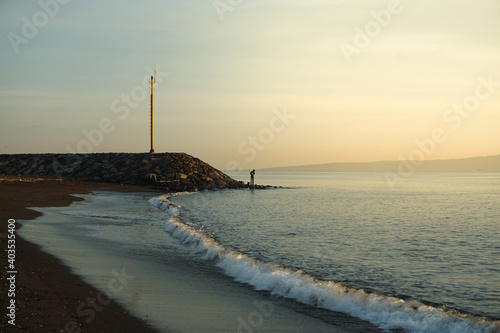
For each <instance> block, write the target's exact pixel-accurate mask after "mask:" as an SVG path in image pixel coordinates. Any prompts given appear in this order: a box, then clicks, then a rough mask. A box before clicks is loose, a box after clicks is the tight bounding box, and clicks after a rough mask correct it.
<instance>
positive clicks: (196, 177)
mask: <svg viewBox="0 0 500 333" xmlns="http://www.w3.org/2000/svg"><path fill="white" fill-rule="evenodd" d="M0 174H4V175H16V176H29V177H46V178H60V179H79V180H86V181H95V182H111V183H118V184H131V185H152V186H154V187H156V188H159V189H162V190H165V191H168V192H179V191H200V190H215V189H231V188H244V187H247V185H245V184H244V183H243V182H238V181H236V180H234V179H232V178H231V177H229V176H228V175H226V174H224V173H222V172H221V171H219V170H217V169H215V168H213V167H212V166H210V165H208V164H207V163H205V162H203V161H201V160H199V159H197V158H195V157H192V156H190V155H188V154H185V153H157V154H147V153H100V154H12V155H11V154H9V155H6V154H3V155H2V154H0ZM259 188H263V187H259Z"/></svg>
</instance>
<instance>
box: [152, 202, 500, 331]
mask: <svg viewBox="0 0 500 333" xmlns="http://www.w3.org/2000/svg"><path fill="white" fill-rule="evenodd" d="M184 194H185V193H184ZM177 195H178V194H177ZM171 196H172V195H170V197H171ZM168 198H169V195H163V196H159V197H155V198H152V199H150V200H149V202H150V204H151V205H152V206H154V207H157V208H159V209H161V210H163V211H165V212H167V213H168V214H169V215H170V218H169V220H168V222H167V223H166V224H165V231H167V232H168V233H170V234H171V235H172V236H173V237H175V238H177V239H179V240H180V241H181V242H182V244H185V245H188V246H192V247H193V248H194V251H195V252H196V253H198V254H200V255H201V256H202V258H203V259H205V260H213V261H214V263H215V265H216V266H217V267H219V268H221V269H222V270H223V271H224V272H225V274H227V275H229V276H231V277H233V278H234V279H235V280H237V281H239V282H242V283H247V284H249V285H251V286H253V287H254V288H255V289H256V290H265V291H269V292H271V293H272V294H277V295H281V296H284V297H287V298H291V299H294V300H296V301H299V302H302V303H304V304H308V305H311V306H316V307H320V308H324V309H328V310H332V311H337V312H342V313H346V314H349V315H352V316H355V317H358V318H361V319H363V320H366V321H369V322H371V323H373V324H375V325H377V326H378V327H380V328H382V329H404V330H405V331H407V332H436V333H437V332H439V333H441V332H454V333H486V332H500V325H499V324H498V323H497V322H491V321H488V320H486V319H482V318H476V317H472V316H468V315H463V314H457V313H456V312H451V311H446V310H444V309H438V308H434V307H431V306H428V305H424V304H422V303H420V302H417V301H405V300H402V299H398V298H394V297H387V296H383V295H379V294H375V293H369V292H366V291H364V290H358V289H353V288H349V287H346V286H344V285H342V284H340V283H336V282H332V281H322V280H318V279H316V278H314V277H313V276H311V275H309V274H307V273H305V272H302V271H295V270H292V269H290V268H286V267H283V266H280V265H277V264H273V263H266V262H263V261H261V260H258V259H255V258H252V257H250V256H248V255H245V254H243V253H240V252H237V251H234V250H231V249H228V248H225V247H224V246H222V245H221V244H219V243H218V242H216V241H215V240H214V239H212V238H210V237H209V236H207V235H205V234H203V233H202V232H200V231H198V230H196V229H194V228H193V227H191V226H189V225H187V224H185V223H183V222H182V221H181V219H180V218H179V209H180V206H179V205H177V204H175V203H173V202H171V201H170V200H169V199H168Z"/></svg>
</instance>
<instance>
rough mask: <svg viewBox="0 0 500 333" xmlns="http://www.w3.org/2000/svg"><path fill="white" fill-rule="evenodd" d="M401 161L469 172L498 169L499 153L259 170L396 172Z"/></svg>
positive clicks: (425, 167) (429, 168) (426, 169)
mask: <svg viewBox="0 0 500 333" xmlns="http://www.w3.org/2000/svg"><path fill="white" fill-rule="evenodd" d="M403 163H412V165H414V166H415V171H417V172H432V171H442V172H446V171H448V172H471V171H500V155H494V156H486V157H471V158H462V159H449V160H428V161H379V162H358V163H356V162H352V163H350V162H343V163H327V164H313V165H299V166H289V167H276V168H266V169H261V170H259V171H270V172H284V171H292V172H343V171H344V172H345V171H360V172H384V171H389V172H398V170H399V168H401V167H402V164H403Z"/></svg>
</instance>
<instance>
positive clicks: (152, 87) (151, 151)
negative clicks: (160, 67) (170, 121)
mask: <svg viewBox="0 0 500 333" xmlns="http://www.w3.org/2000/svg"><path fill="white" fill-rule="evenodd" d="M149 83H151V88H150V89H151V130H150V132H151V150H150V151H149V153H150V154H153V153H154V152H155V149H154V122H153V110H154V93H153V91H154V90H155V87H154V84H155V83H156V71H155V75H154V77H153V76H151V81H149Z"/></svg>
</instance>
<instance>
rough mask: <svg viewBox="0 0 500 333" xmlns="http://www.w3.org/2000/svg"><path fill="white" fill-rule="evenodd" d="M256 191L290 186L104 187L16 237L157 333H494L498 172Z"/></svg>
mask: <svg viewBox="0 0 500 333" xmlns="http://www.w3.org/2000/svg"><path fill="white" fill-rule="evenodd" d="M231 176H233V177H234V178H237V179H240V180H244V181H248V178H249V175H248V174H247V173H246V172H245V173H242V174H238V173H233V174H231ZM256 183H257V184H272V185H278V186H283V188H278V189H270V190H254V191H252V190H230V191H215V192H199V193H181V194H175V195H169V194H165V195H160V196H157V194H151V193H149V194H147V193H119V192H97V193H94V194H90V195H83V196H82V197H83V198H85V201H80V202H75V203H73V204H72V205H71V206H69V207H47V208H43V209H40V211H42V212H43V213H44V215H43V216H41V217H40V218H38V219H36V220H35V221H33V222H26V223H24V224H23V228H21V229H20V230H19V231H20V233H21V235H23V236H24V237H27V238H28V239H30V240H32V241H34V242H37V243H38V244H40V245H41V246H42V247H43V248H44V249H45V250H47V251H49V252H50V253H53V254H54V255H56V256H58V257H59V258H60V259H61V260H63V262H64V263H65V264H66V265H68V266H69V267H71V268H72V269H73V270H74V271H75V272H77V273H78V274H80V275H81V276H83V277H84V278H85V280H86V281H88V282H90V283H92V284H93V285H95V286H96V287H97V288H98V289H100V290H101V291H102V292H104V293H105V294H107V295H108V296H110V297H113V298H115V299H117V300H118V301H119V302H120V303H122V304H124V305H125V306H126V307H127V308H128V309H130V310H131V311H132V312H133V313H134V314H136V315H137V316H138V317H140V318H143V319H145V320H148V321H150V322H151V323H152V324H153V325H154V326H155V327H158V328H159V329H166V328H170V329H173V330H175V331H179V332H208V331H210V332H222V331H227V332H234V331H236V332H250V331H254V332H259V331H263V332H291V331H293V332H297V333H299V332H330V331H332V330H333V331H336V330H340V331H348V332H368V331H369V332H374V331H377V329H376V327H375V326H378V327H379V328H380V329H382V330H388V331H391V332H402V331H405V332H440V333H441V332H453V333H456V332H464V333H465V332H500V241H499V240H500V205H499V203H500V173H416V174H414V175H413V176H412V177H410V178H408V179H407V180H406V182H404V183H401V184H399V185H398V186H397V187H395V188H391V187H390V186H389V184H387V182H386V180H385V178H384V174H383V173H257V176H256ZM117 274H122V275H124V276H131V277H133V279H132V278H130V280H127V281H125V282H126V283H125V284H124V286H123V287H124V288H120V289H119V290H118V291H117V289H116V288H111V289H110V285H111V286H113V284H112V282H113V281H115V282H116V276H117ZM255 290H258V292H256V291H255ZM255 304H258V305H259V307H260V308H259V309H262V308H264V309H271V308H272V309H273V312H272V315H270V314H269V313H267V314H266V315H265V314H262V313H261V312H262V311H260V310H259V311H260V312H259V313H257V312H256V309H257V308H256V306H255ZM271 304H273V305H272V306H271ZM263 305H265V306H263ZM75 311H77V309H75ZM268 312H270V311H268ZM339 313H344V314H346V315H349V316H352V317H357V318H359V319H362V321H361V320H356V319H353V318H352V317H349V316H346V315H342V314H339ZM97 315H98V314H97ZM259 315H260V317H259ZM88 319H89V320H90V318H88ZM367 322H369V323H371V324H369V323H367ZM81 324H83V325H84V324H85V322H82V323H81ZM249 325H250V326H249ZM373 325H375V326H373Z"/></svg>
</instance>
